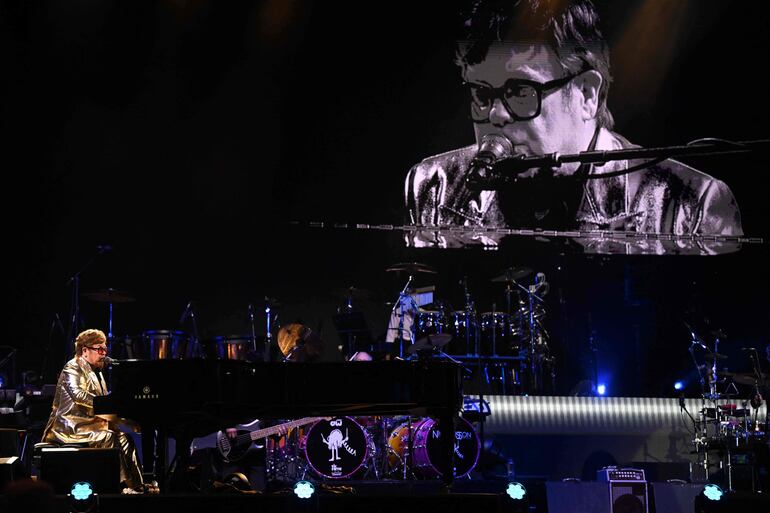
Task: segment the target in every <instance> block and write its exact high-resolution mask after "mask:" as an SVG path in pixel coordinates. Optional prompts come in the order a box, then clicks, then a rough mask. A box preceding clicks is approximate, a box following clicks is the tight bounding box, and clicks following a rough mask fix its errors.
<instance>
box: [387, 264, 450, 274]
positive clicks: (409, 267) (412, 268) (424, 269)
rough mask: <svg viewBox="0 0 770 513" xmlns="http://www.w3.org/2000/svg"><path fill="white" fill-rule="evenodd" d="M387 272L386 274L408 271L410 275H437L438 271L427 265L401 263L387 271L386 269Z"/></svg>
mask: <svg viewBox="0 0 770 513" xmlns="http://www.w3.org/2000/svg"><path fill="white" fill-rule="evenodd" d="M385 271H386V272H391V271H394V272H395V271H407V272H408V273H409V274H415V273H427V274H436V273H437V271H436V270H435V269H434V268H432V267H431V266H429V265H426V264H421V263H419V262H401V263H399V264H393V265H391V266H390V267H388V268H387V269H385Z"/></svg>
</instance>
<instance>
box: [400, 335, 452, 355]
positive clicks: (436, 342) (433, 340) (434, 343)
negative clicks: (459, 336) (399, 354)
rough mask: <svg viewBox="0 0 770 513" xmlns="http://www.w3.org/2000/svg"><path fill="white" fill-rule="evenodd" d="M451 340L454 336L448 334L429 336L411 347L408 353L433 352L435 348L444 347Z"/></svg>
mask: <svg viewBox="0 0 770 513" xmlns="http://www.w3.org/2000/svg"><path fill="white" fill-rule="evenodd" d="M450 340H452V335H449V334H448V333H438V334H436V335H428V336H427V337H423V338H421V339H420V340H418V341H417V342H415V343H414V344H412V345H411V346H409V347H408V348H407V350H406V352H407V353H409V354H414V353H416V352H417V351H424V350H432V349H433V348H434V347H444V346H445V345H447V344H448V343H449V341H450Z"/></svg>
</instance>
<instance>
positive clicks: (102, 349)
mask: <svg viewBox="0 0 770 513" xmlns="http://www.w3.org/2000/svg"><path fill="white" fill-rule="evenodd" d="M86 349H90V350H91V351H96V352H97V353H99V354H107V351H108V349H107V348H106V347H86Z"/></svg>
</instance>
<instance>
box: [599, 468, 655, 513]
mask: <svg viewBox="0 0 770 513" xmlns="http://www.w3.org/2000/svg"><path fill="white" fill-rule="evenodd" d="M596 480H597V481H600V482H605V483H607V484H608V486H609V492H610V511H611V512H612V513H619V512H623V513H626V512H629V513H631V512H633V513H648V511H649V506H648V500H647V481H646V480H645V478H644V470H640V469H635V468H618V467H605V468H603V469H601V470H599V471H597V473H596Z"/></svg>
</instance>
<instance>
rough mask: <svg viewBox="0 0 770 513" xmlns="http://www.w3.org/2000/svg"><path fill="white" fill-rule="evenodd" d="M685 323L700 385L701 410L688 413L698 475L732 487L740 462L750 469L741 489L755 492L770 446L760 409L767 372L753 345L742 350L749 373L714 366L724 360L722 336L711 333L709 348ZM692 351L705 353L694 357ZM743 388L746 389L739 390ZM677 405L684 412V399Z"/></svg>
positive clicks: (767, 382) (765, 416)
mask: <svg viewBox="0 0 770 513" xmlns="http://www.w3.org/2000/svg"><path fill="white" fill-rule="evenodd" d="M687 327H688V329H689V330H690V334H691V337H692V338H691V344H690V350H689V351H690V354H691V356H692V359H693V362H694V364H695V366H696V369H697V371H698V375H699V377H700V383H701V386H702V388H703V390H702V394H701V408H700V410H699V411H698V412H697V414H696V416H695V417H694V418H693V417H692V416H690V418H691V420H692V421H693V424H694V426H695V430H694V436H693V445H694V447H695V453H696V454H697V456H698V467H699V468H700V469H701V470H702V475H701V476H699V477H701V478H702V479H704V480H707V481H708V480H721V481H722V484H723V485H724V486H725V487H726V488H727V489H728V490H731V491H732V490H734V489H735V485H736V482H735V479H734V472H735V470H736V467H737V466H741V467H743V468H748V469H749V474H750V477H749V478H748V480H744V481H748V485H746V486H745V487H746V488H751V489H752V491H755V489H756V483H757V480H758V475H757V470H758V468H759V464H758V462H759V460H762V459H767V457H768V454H767V452H768V448H769V447H770V445H769V444H770V438H769V437H768V430H767V428H768V425H769V424H768V422H770V417H768V411H767V409H766V408H765V411H764V414H761V413H760V410H761V408H762V407H763V402H764V401H763V395H765V394H767V393H769V392H770V388H768V386H769V385H770V375H768V374H766V373H763V372H762V369H761V366H760V363H759V362H760V358H759V355H758V354H757V351H756V349H754V348H743V352H744V353H746V354H747V355H748V357H749V359H750V361H751V363H752V367H753V369H752V372H744V373H736V372H729V371H726V370H724V371H720V370H718V363H721V362H723V361H724V360H726V359H727V357H726V356H725V355H723V354H721V353H719V352H718V351H719V344H720V341H721V339H722V338H724V337H723V334H722V333H721V332H715V333H714V338H713V346H712V347H713V348H712V347H709V345H708V344H706V342H704V341H703V339H701V338H700V337H699V336H698V335H697V334H696V333H695V331H694V330H692V329H691V328H690V327H689V326H687ZM700 350H702V351H700ZM696 351H699V352H702V353H703V355H702V356H700V358H699V357H697V356H696ZM704 371H705V372H704ZM720 387H721V390H720ZM741 387H747V389H744V391H743V392H741V390H740V388H741ZM680 406H681V407H682V408H683V409H684V411H686V409H685V406H684V399H680ZM688 415H689V412H688ZM739 487H744V484H743V483H742V484H741V485H740V486H739Z"/></svg>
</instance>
